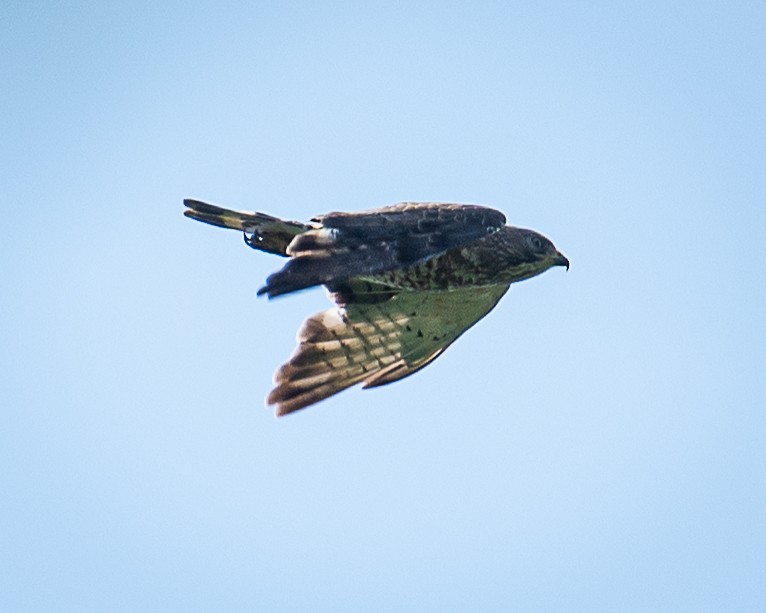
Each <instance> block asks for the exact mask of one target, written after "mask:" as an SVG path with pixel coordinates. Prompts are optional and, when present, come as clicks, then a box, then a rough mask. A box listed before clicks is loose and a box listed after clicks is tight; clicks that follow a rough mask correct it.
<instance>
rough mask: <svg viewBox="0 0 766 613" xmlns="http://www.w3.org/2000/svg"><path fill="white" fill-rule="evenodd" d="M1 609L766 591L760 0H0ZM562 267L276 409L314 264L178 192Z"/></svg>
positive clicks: (668, 598)
mask: <svg viewBox="0 0 766 613" xmlns="http://www.w3.org/2000/svg"><path fill="white" fill-rule="evenodd" d="M0 67H1V73H0V77H2V88H1V89H2V91H1V92H0V132H1V133H2V147H0V186H1V187H2V192H1V194H2V200H0V207H1V210H2V214H3V217H2V218H3V230H2V237H1V238H0V262H2V278H3V290H2V292H0V309H1V311H2V313H3V318H2V323H1V324H0V344H1V345H2V348H3V349H2V354H0V406H2V410H1V411H0V490H1V494H0V520H1V521H0V539H1V540H0V610H3V611H79V612H83V611H163V612H164V611H184V612H193V611H276V612H281V611H306V612H309V611H311V612H314V611H328V612H340V611H469V610H470V611H525V612H529V611H588V612H593V611H674V612H678V611H727V612H728V611H764V610H766V451H765V450H764V437H765V436H766V417H765V413H766V376H765V375H766V373H765V372H764V370H765V367H766V316H765V314H766V292H765V291H764V281H763V272H762V270H763V267H764V265H766V246H765V244H766V241H765V240H764V239H765V238H766V178H765V173H764V169H765V161H766V117H765V112H766V79H765V78H764V74H766V4H764V3H762V2H723V1H722V2H712V3H711V2H590V3H568V2H567V3H550V2H503V3H501V2H497V3H491V2H470V3H469V2H465V3H458V2H445V3H436V2H434V3H394V2H391V3H379V2H374V3H369V2H367V3H366V2H348V3H344V2H318V3H298V2H294V3H289V2H288V3H272V4H266V3H242V4H236V3H234V4H233V3H218V2H215V3H213V2H192V3H188V2H176V3H174V2H168V3H156V2H151V3H149V2H147V3H140V2H138V3H131V4H128V3H70V4H69V5H68V6H61V7H59V6H56V5H55V3H33V2H14V1H12V2H5V3H4V4H3V6H2V8H1V9H0ZM184 197H196V198H200V199H204V200H208V201H211V202H215V203H219V204H222V205H226V206H230V207H234V208H245V209H258V210H262V211H264V212H267V213H271V214H275V215H282V216H285V217H287V218H292V219H307V218H309V217H311V216H312V215H314V214H317V213H323V212H327V211H331V210H354V209H362V208H370V207H374V206H379V205H383V204H389V203H393V202H397V201H400V200H448V201H458V202H475V203H482V204H488V205H491V206H494V207H497V208H499V209H501V210H503V211H504V212H505V213H506V215H507V216H508V219H509V221H510V222H511V223H513V224H514V225H519V226H524V227H531V228H534V229H536V230H539V231H540V232H542V233H543V234H545V235H547V236H549V237H550V238H551V239H552V240H553V241H554V242H555V243H556V245H557V246H558V247H559V248H560V249H561V250H562V251H563V252H564V253H565V254H566V255H567V256H569V258H570V260H571V261H572V268H571V270H570V271H569V272H568V273H566V272H564V270H563V269H555V270H552V271H550V272H547V273H546V274H544V275H543V276H541V277H538V278H536V279H533V280H531V281H528V282H525V283H522V284H519V285H516V286H514V287H513V288H512V289H511V291H510V293H509V294H508V295H507V296H506V298H505V299H504V300H503V301H502V302H501V303H500V305H499V306H498V308H497V309H496V310H495V311H493V312H492V314H491V315H490V316H489V317H488V318H487V319H485V320H483V321H482V322H480V323H479V325H477V326H476V328H474V329H473V330H471V331H470V332H469V333H468V334H467V335H466V336H465V337H463V338H462V339H461V340H460V341H459V342H458V343H457V344H456V345H454V346H453V347H452V348H451V349H450V350H449V351H448V352H447V353H446V354H445V355H444V356H443V357H441V358H440V359H439V360H437V361H436V362H435V363H434V364H433V365H432V366H429V367H428V368H427V369H425V370H424V371H422V372H421V373H419V374H418V375H417V376H414V377H411V378H409V379H407V380H405V381H402V382H400V383H397V384H395V385H392V386H388V387H384V388H380V389H376V390H371V391H361V390H359V389H354V390H351V391H348V392H345V393H343V394H341V395H340V396H337V397H335V398H333V399H331V400H329V401H326V402H324V403H322V404H321V405H318V406H315V407H313V408H311V409H309V410H307V411H303V412H300V413H298V414H296V415H293V416H290V417H288V418H285V419H282V420H276V419H274V417H273V414H272V412H271V411H270V410H268V409H266V408H265V407H264V405H263V398H264V396H265V395H266V393H267V392H268V390H269V388H270V383H271V376H272V373H273V371H274V370H275V368H276V367H277V366H278V365H279V364H280V363H281V362H282V360H283V359H284V358H286V357H287V355H288V354H289V353H290V352H291V351H292V348H293V343H294V334H295V330H296V329H297V327H298V326H299V324H300V322H301V321H302V319H303V318H304V317H305V316H307V315H309V314H310V313H312V312H316V311H318V310H321V309H324V308H326V307H327V305H328V303H327V301H326V297H325V295H324V291H323V290H313V291H309V292H304V293H303V294H301V295H298V296H293V297H289V298H285V299H281V300H275V301H272V302H268V301H267V300H264V299H259V298H256V296H255V292H256V289H257V288H258V287H259V286H260V285H261V283H262V282H263V280H264V279H265V277H266V276H267V275H268V274H269V273H270V272H272V271H274V270H275V269H276V268H277V267H279V266H280V265H281V264H282V261H281V260H280V259H278V258H275V257H270V256H267V255H264V254H259V253H256V252H253V251H251V250H249V249H248V248H247V247H246V246H245V245H244V243H243V241H242V239H241V237H240V236H239V235H237V234H236V233H234V232H226V231H224V230H220V229H217V228H213V227H211V226H205V225H203V224H199V223H195V222H193V221H190V220H188V219H185V218H184V217H183V216H182V210H183V207H182V204H181V202H182V199H183V198H184Z"/></svg>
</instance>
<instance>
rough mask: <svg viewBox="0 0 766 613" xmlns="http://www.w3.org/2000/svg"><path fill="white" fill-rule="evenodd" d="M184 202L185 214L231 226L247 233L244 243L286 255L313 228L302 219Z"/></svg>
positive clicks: (188, 200) (193, 217) (215, 223)
mask: <svg viewBox="0 0 766 613" xmlns="http://www.w3.org/2000/svg"><path fill="white" fill-rule="evenodd" d="M184 205H185V206H186V207H188V208H187V209H186V210H185V211H184V215H186V217H190V218H191V219H196V220H197V221H201V222H203V223H208V224H210V225H213V226H218V227H219V228H229V229H231V230H239V231H240V232H244V233H245V242H247V244H248V245H249V246H250V247H252V248H253V249H258V250H260V251H265V252H266V253H273V254H275V255H281V256H287V246H288V245H289V244H290V242H291V241H292V240H293V239H294V238H295V237H296V236H298V235H299V234H303V233H304V232H306V231H308V230H311V229H312V228H313V226H310V225H308V224H305V223H301V222H299V221H285V220H284V219H279V218H278V217H272V216H271V215H266V214H265V213H256V212H255V211H234V210H231V209H225V208H223V207H220V206H216V205H214V204H208V203H207V202H200V201H199V200H192V199H191V198H187V199H186V200H184Z"/></svg>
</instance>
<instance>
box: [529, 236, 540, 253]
mask: <svg viewBox="0 0 766 613" xmlns="http://www.w3.org/2000/svg"><path fill="white" fill-rule="evenodd" d="M529 244H530V245H531V246H532V248H533V249H534V250H535V251H542V250H543V241H541V240H540V237H539V236H534V235H533V236H530V237H529Z"/></svg>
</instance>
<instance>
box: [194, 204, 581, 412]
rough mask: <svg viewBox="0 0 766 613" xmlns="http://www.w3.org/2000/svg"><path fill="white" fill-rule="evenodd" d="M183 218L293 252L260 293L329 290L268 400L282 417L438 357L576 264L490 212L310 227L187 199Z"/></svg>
mask: <svg viewBox="0 0 766 613" xmlns="http://www.w3.org/2000/svg"><path fill="white" fill-rule="evenodd" d="M184 204H185V205H186V207H187V209H186V210H185V211H184V214H185V215H186V216H187V217H191V218H192V219H196V220H198V221H202V222H205V223H209V224H212V225H214V226H219V227H222V228H231V229H234V230H239V231H241V232H243V233H244V237H245V242H246V243H247V245H248V246H250V247H252V248H253V249H258V250H259V251H265V252H266V253H273V254H276V255H280V256H285V257H289V258H290V260H289V261H288V262H287V264H286V265H285V266H284V267H283V268H282V269H281V270H280V271H278V272H275V273H274V274H272V275H271V276H269V277H268V279H267V280H266V285H264V286H263V287H262V288H261V289H259V290H258V295H266V296H268V297H269V298H273V297H275V296H281V295H283V294H289V293H290V292H295V291H298V290H302V289H306V288H309V287H314V286H317V285H324V286H325V287H326V288H327V289H328V290H329V292H330V296H331V298H332V299H333V300H334V301H335V304H336V306H335V307H334V308H331V309H328V310H326V311H323V312H321V313H317V314H315V315H312V316H311V317H309V318H308V319H306V321H304V322H303V325H302V326H301V328H300V329H299V330H298V335H297V341H298V346H297V347H296V349H295V351H294V352H293V354H292V355H291V356H290V358H289V359H288V360H287V362H286V363H285V364H283V365H282V366H281V367H280V368H279V369H278V370H277V372H276V374H275V375H274V384H275V387H274V389H273V390H271V392H270V393H269V395H268V397H267V398H266V403H267V404H268V405H276V413H277V416H281V415H286V414H287V413H292V412H293V411H297V410H298V409H302V408H304V407H307V406H309V405H312V404H314V403H316V402H319V401H320V400H323V399H325V398H327V397H329V396H332V395H333V394H337V393H338V392H340V391H342V390H344V389H346V388H348V387H351V386H352V385H355V384H357V383H364V387H365V388H370V387H377V386H379V385H385V384H386V383H392V382H393V381H398V380H399V379H402V378H404V377H407V376H409V375H411V374H413V373H415V372H417V371H418V370H420V369H421V368H423V367H425V366H427V365H428V364H430V363H431V362H433V361H434V360H435V359H436V358H437V357H439V356H440V355H441V354H442V353H443V352H444V350H445V349H447V347H449V346H450V345H451V344H452V343H453V342H455V340H457V338H459V337H460V335H461V334H463V332H465V331H466V330H468V328H470V327H471V326H473V325H474V324H475V323H476V322H477V321H479V320H480V319H481V318H482V317H484V316H485V315H486V314H487V313H489V312H490V311H491V310H492V308H493V307H494V306H495V305H496V304H497V302H498V301H499V300H500V298H502V297H503V295H504V294H505V293H506V292H507V291H508V288H509V287H510V285H511V283H515V282H517V281H523V280H524V279H529V278H530V277H534V276H535V275H539V274H540V273H542V272H544V271H546V270H547V269H548V268H551V267H552V266H566V268H567V270H568V269H569V260H567V258H566V257H564V256H563V255H562V254H561V253H560V252H559V251H558V250H557V249H556V247H554V245H553V243H552V242H551V241H550V240H548V239H547V238H545V237H544V236H542V235H541V234H538V233H537V232H534V231H532V230H525V229H522V228H515V227H513V226H507V225H505V216H504V215H503V214H502V213H501V212H500V211H496V210H494V209H491V208H487V207H484V206H478V205H468V204H448V203H442V202H403V203H400V204H395V205H392V206H385V207H381V208H377V209H372V210H368V211H359V212H354V213H328V214H326V215H321V216H319V217H315V218H314V219H312V220H311V222H310V223H302V222H299V221H285V220H282V219H279V218H277V217H271V216H270V215H265V214H263V213H256V212H250V211H233V210H229V209H224V208H221V207H218V206H215V205H212V204H207V203H204V202H200V201H198V200H184Z"/></svg>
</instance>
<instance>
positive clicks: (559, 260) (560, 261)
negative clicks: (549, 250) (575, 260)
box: [553, 251, 569, 270]
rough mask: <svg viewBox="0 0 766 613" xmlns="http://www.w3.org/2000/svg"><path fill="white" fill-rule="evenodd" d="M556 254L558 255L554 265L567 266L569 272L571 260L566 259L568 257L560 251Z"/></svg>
mask: <svg viewBox="0 0 766 613" xmlns="http://www.w3.org/2000/svg"><path fill="white" fill-rule="evenodd" d="M556 254H557V257H556V260H555V261H554V264H553V265H554V266H566V267H567V270H569V260H568V259H567V258H566V256H565V255H564V254H563V253H561V252H560V251H557V252H556Z"/></svg>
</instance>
